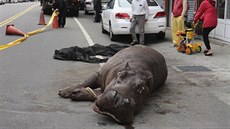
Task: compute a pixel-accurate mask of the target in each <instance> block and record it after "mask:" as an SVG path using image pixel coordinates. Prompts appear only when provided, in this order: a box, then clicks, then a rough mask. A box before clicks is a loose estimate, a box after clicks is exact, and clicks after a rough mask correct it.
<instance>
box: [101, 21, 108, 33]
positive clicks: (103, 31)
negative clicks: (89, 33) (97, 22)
mask: <svg viewBox="0 0 230 129" xmlns="http://www.w3.org/2000/svg"><path fill="white" fill-rule="evenodd" d="M101 32H102V33H103V34H105V33H106V32H107V31H106V30H105V29H104V27H103V22H102V21H101Z"/></svg>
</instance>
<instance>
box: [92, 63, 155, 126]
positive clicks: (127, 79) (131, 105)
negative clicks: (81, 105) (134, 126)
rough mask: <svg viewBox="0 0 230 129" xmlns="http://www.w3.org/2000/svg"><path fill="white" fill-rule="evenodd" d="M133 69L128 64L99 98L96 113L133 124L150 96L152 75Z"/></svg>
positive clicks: (119, 121) (122, 122) (95, 107)
mask: <svg viewBox="0 0 230 129" xmlns="http://www.w3.org/2000/svg"><path fill="white" fill-rule="evenodd" d="M140 71H141V70H137V69H132V68H131V67H129V65H128V63H127V64H126V66H125V68H124V69H123V70H121V71H120V72H118V73H117V75H116V77H115V78H114V79H113V80H112V81H111V82H110V84H109V85H108V86H107V87H106V88H105V90H104V92H103V93H102V94H101V95H99V96H98V97H97V100H96V102H95V106H94V111H96V112H98V113H100V114H103V115H107V116H110V117H112V118H113V119H114V120H116V121H117V122H118V123H121V124H131V123H132V121H133V117H134V114H135V113H136V112H137V111H138V110H139V109H140V107H141V106H142V105H143V102H144V100H145V99H146V96H147V95H148V94H149V90H150V89H149V84H150V83H151V81H152V74H151V72H148V71H144V70H143V71H141V72H140Z"/></svg>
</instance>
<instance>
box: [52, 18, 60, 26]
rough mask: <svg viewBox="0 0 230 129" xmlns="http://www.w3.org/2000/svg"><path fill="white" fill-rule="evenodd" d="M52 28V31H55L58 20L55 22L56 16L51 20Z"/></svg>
mask: <svg viewBox="0 0 230 129" xmlns="http://www.w3.org/2000/svg"><path fill="white" fill-rule="evenodd" d="M52 27H53V28H54V29H57V28H58V27H59V26H58V20H57V16H54V19H53V23H52Z"/></svg>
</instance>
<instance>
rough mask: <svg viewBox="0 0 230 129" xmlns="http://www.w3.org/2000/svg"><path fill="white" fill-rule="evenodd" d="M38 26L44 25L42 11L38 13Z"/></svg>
mask: <svg viewBox="0 0 230 129" xmlns="http://www.w3.org/2000/svg"><path fill="white" fill-rule="evenodd" d="M38 25H46V22H45V17H44V13H43V11H42V10H41V13H40V19H39V23H38Z"/></svg>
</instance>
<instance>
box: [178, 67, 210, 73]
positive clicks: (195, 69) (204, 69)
mask: <svg viewBox="0 0 230 129" xmlns="http://www.w3.org/2000/svg"><path fill="white" fill-rule="evenodd" d="M176 68H177V69H179V70H180V71H182V72H208V71H211V70H210V69H208V68H207V67H204V66H176Z"/></svg>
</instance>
